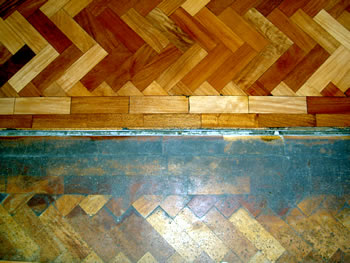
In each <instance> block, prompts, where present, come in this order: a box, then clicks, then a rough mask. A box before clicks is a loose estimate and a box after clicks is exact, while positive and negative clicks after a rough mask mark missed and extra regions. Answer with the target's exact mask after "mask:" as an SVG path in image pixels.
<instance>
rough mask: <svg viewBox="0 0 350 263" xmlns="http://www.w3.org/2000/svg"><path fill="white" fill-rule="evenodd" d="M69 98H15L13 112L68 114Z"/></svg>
mask: <svg viewBox="0 0 350 263" xmlns="http://www.w3.org/2000/svg"><path fill="white" fill-rule="evenodd" d="M70 106H71V98H17V99H16V101H15V110H14V114H70Z"/></svg>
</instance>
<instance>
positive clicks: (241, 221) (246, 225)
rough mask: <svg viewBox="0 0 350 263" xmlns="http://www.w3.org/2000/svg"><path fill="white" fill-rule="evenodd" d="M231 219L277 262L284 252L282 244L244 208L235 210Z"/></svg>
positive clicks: (269, 258) (270, 258)
mask: <svg viewBox="0 0 350 263" xmlns="http://www.w3.org/2000/svg"><path fill="white" fill-rule="evenodd" d="M230 221H231V222H232V223H233V224H234V225H235V227H236V228H238V230H239V231H240V232H242V233H243V235H244V236H245V237H246V238H248V240H249V241H250V242H252V243H253V244H254V245H255V247H256V248H258V249H259V250H261V252H262V253H263V254H264V255H265V257H266V258H267V259H268V260H270V261H272V262H275V261H276V260H277V259H278V258H279V257H280V256H281V255H282V254H283V253H284V251H285V249H284V248H283V247H282V245H281V244H280V243H279V242H278V241H277V240H276V239H275V238H274V237H273V236H272V235H271V234H270V233H269V232H267V231H266V230H265V229H264V228H263V227H262V226H261V225H260V224H259V222H258V221H256V219H254V218H253V217H251V216H250V215H249V214H248V212H247V211H246V210H244V209H243V208H240V209H239V210H238V211H237V212H235V213H234V214H233V215H232V216H231V217H230Z"/></svg>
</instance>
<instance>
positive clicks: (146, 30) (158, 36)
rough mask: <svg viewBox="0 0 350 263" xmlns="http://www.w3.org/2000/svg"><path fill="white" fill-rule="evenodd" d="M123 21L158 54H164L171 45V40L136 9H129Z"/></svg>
mask: <svg viewBox="0 0 350 263" xmlns="http://www.w3.org/2000/svg"><path fill="white" fill-rule="evenodd" d="M121 19H122V20H123V21H124V22H125V23H126V24H128V25H129V26H130V27H131V28H132V29H133V30H134V31H135V32H136V33H137V34H138V35H139V36H140V37H141V38H142V39H143V40H144V41H145V42H146V43H147V44H148V45H150V46H151V47H152V48H153V49H154V50H155V51H156V52H158V53H160V52H162V50H163V49H164V48H165V47H166V46H167V45H168V44H169V40H168V39H167V38H166V37H165V36H164V35H163V34H162V33H161V32H160V31H159V30H158V29H157V28H155V27H154V26H153V25H152V24H151V23H149V22H148V21H147V20H146V19H145V18H144V17H143V16H141V15H140V14H139V13H138V12H137V11H136V10H135V9H133V8H131V9H129V11H128V12H127V13H125V14H124V15H122V16H121Z"/></svg>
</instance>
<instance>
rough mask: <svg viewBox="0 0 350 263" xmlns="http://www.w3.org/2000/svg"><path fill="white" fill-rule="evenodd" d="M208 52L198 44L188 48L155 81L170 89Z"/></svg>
mask: <svg viewBox="0 0 350 263" xmlns="http://www.w3.org/2000/svg"><path fill="white" fill-rule="evenodd" d="M207 54H208V53H207V52H206V51H205V50H204V49H202V48H201V47H200V46H199V45H198V44H194V45H193V46H192V47H191V48H189V49H188V50H187V51H186V52H185V53H184V54H183V55H182V56H181V57H180V58H179V59H178V60H177V61H176V62H175V63H174V64H172V65H171V66H170V67H169V68H168V69H167V70H165V71H164V72H163V73H162V74H161V75H160V76H159V77H158V78H157V79H156V82H157V83H158V84H159V85H160V86H161V87H162V88H163V89H164V90H165V91H166V92H168V91H169V90H171V89H172V88H173V87H174V86H175V85H176V84H177V83H178V82H179V81H180V80H181V79H182V78H183V77H184V76H185V75H186V74H187V73H188V72H189V71H190V70H192V69H193V68H194V67H195V66H196V65H197V64H198V63H199V62H200V61H201V60H202V59H203V58H205V56H206V55H207Z"/></svg>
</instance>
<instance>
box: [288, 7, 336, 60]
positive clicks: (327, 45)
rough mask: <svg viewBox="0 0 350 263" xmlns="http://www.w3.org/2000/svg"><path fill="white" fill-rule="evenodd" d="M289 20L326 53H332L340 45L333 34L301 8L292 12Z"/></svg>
mask: <svg viewBox="0 0 350 263" xmlns="http://www.w3.org/2000/svg"><path fill="white" fill-rule="evenodd" d="M291 20H292V21H293V22H294V23H295V24H297V25H298V26H299V27H300V28H301V29H302V30H303V31H305V32H306V33H307V34H308V35H309V36H311V37H312V38H313V39H314V40H315V41H316V42H317V43H318V44H319V45H320V46H321V47H323V48H324V49H325V50H326V51H327V52H328V53H330V54H332V53H333V52H334V51H335V50H336V49H337V48H338V47H339V46H340V43H339V42H338V41H337V40H336V39H335V38H334V37H333V36H331V35H330V34H329V33H328V32H327V31H326V30H324V29H323V28H322V27H321V26H320V25H319V24H318V23H316V22H315V21H314V20H313V19H312V18H311V17H309V16H308V15H307V14H305V13H304V12H303V11H302V10H301V9H299V10H298V11H297V12H296V13H294V15H293V16H292V17H291Z"/></svg>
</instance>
